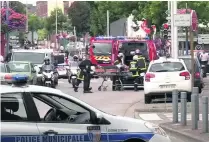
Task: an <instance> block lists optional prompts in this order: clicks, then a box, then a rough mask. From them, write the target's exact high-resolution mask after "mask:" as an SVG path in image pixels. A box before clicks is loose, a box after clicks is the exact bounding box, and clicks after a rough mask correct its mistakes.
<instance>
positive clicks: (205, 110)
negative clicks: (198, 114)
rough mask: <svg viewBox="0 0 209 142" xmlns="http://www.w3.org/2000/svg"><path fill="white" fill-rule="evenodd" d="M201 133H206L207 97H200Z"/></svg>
mask: <svg viewBox="0 0 209 142" xmlns="http://www.w3.org/2000/svg"><path fill="white" fill-rule="evenodd" d="M202 132H203V133H208V97H206V96H203V97H202Z"/></svg>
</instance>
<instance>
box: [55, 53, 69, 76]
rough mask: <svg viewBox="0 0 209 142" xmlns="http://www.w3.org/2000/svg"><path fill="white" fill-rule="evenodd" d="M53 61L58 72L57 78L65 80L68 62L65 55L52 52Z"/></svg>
mask: <svg viewBox="0 0 209 142" xmlns="http://www.w3.org/2000/svg"><path fill="white" fill-rule="evenodd" d="M53 56H54V61H55V63H57V66H56V70H57V72H58V75H59V78H67V77H68V75H67V73H68V70H69V61H68V57H66V54H65V53H60V52H53Z"/></svg>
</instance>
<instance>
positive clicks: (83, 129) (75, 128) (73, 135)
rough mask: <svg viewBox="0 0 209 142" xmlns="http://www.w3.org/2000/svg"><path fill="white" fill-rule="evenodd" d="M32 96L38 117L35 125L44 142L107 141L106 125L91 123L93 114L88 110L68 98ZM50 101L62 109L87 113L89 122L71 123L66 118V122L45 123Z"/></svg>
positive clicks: (43, 95) (43, 94)
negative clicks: (50, 140) (64, 141)
mask: <svg viewBox="0 0 209 142" xmlns="http://www.w3.org/2000/svg"><path fill="white" fill-rule="evenodd" d="M32 96H33V99H34V102H35V104H36V107H37V110H38V112H39V116H40V121H39V122H38V123H37V126H38V129H39V131H40V133H41V135H42V138H43V139H44V140H49V139H51V138H53V139H59V140H60V141H62V140H64V139H68V141H74V142H76V141H79V142H85V141H86V142H89V141H95V140H96V141H100V140H101V141H108V135H107V125H96V124H95V123H93V118H92V115H93V114H92V112H91V110H88V108H85V107H83V106H82V105H80V104H78V103H76V102H74V101H73V100H70V99H69V98H65V97H60V96H56V95H53V94H45V93H41V94H40V93H32ZM46 98H47V99H46ZM49 100H50V101H49ZM52 100H53V102H54V104H56V105H58V106H59V105H62V107H64V108H67V109H68V108H70V109H69V110H75V111H76V112H84V113H89V119H88V120H89V121H85V122H82V123H73V122H72V123H71V122H70V121H69V120H70V119H73V118H68V121H57V120H55V121H47V120H46V118H47V117H46V114H47V113H48V112H49V110H51V109H52V107H54V106H52V105H51V104H50V103H52V102H51V101H52ZM47 102H50V103H47ZM71 116H73V115H71ZM51 136H53V137H51Z"/></svg>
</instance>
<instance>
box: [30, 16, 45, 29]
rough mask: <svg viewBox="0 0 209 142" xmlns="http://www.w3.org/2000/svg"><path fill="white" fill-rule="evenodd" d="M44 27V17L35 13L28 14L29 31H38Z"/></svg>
mask: <svg viewBox="0 0 209 142" xmlns="http://www.w3.org/2000/svg"><path fill="white" fill-rule="evenodd" d="M41 28H43V23H42V19H40V18H39V17H38V16H36V15H35V14H29V15H28V29H29V31H32V32H34V31H37V30H38V29H41Z"/></svg>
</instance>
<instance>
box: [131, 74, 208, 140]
mask: <svg viewBox="0 0 209 142" xmlns="http://www.w3.org/2000/svg"><path fill="white" fill-rule="evenodd" d="M204 84H205V87H204V88H203V90H202V93H201V94H199V113H200V115H199V118H200V121H199V122H198V130H192V127H191V103H190V102H188V103H187V126H181V124H180V118H181V114H180V109H181V105H180V102H179V104H178V112H179V116H178V118H179V123H177V124H174V123H172V120H173V118H172V117H173V114H172V102H170V103H163V102H162V103H155V104H145V105H144V107H141V108H139V107H136V108H139V109H135V114H134V115H135V116H134V117H135V118H137V119H143V120H145V121H149V122H152V123H155V124H158V125H160V126H161V127H162V128H163V129H164V130H165V131H166V132H168V133H169V134H171V135H175V136H177V137H182V139H187V140H189V141H190V142H209V133H202V125H203V124H202V114H201V113H202V105H201V104H202V96H208V97H209V77H207V78H204Z"/></svg>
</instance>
